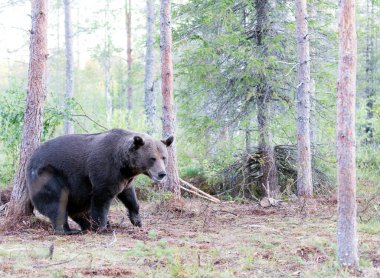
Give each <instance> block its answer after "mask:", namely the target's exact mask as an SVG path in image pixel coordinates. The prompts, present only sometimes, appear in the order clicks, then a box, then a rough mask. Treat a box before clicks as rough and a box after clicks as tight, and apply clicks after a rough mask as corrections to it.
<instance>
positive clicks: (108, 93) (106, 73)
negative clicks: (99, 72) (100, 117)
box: [103, 57, 113, 127]
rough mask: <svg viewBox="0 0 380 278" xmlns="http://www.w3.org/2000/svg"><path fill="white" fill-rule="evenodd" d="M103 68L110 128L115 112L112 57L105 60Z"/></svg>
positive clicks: (107, 117)
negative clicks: (112, 87) (112, 91)
mask: <svg viewBox="0 0 380 278" xmlns="http://www.w3.org/2000/svg"><path fill="white" fill-rule="evenodd" d="M103 68H104V92H105V95H106V105H107V111H106V120H107V126H108V127H109V126H110V125H111V120H112V110H113V105H112V95H111V61H110V57H105V58H104V61H103Z"/></svg>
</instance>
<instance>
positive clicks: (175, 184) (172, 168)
mask: <svg viewBox="0 0 380 278" xmlns="http://www.w3.org/2000/svg"><path fill="white" fill-rule="evenodd" d="M160 17H161V28H160V49H161V93H162V127H163V135H164V137H165V138H166V137H168V136H170V135H174V133H175V123H176V116H175V111H174V92H173V60H172V30H171V9H170V0H161V11H160ZM168 156H169V157H168V162H167V173H168V175H167V177H168V178H167V179H166V181H165V182H164V188H166V189H168V190H170V191H172V192H174V196H175V198H177V199H179V198H180V197H181V192H180V187H179V185H180V184H179V176H178V166H177V157H176V144H175V141H174V142H173V143H172V144H171V146H170V147H169V148H168Z"/></svg>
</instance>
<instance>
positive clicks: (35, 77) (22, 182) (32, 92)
mask: <svg viewBox="0 0 380 278" xmlns="http://www.w3.org/2000/svg"><path fill="white" fill-rule="evenodd" d="M30 33H31V35H30V48H29V50H30V58H29V59H30V60H29V72H28V91H27V97H26V110H25V116H24V125H23V130H22V141H21V147H20V160H19V167H18V169H17V172H16V175H15V178H14V185H13V191H12V195H11V200H10V203H9V210H8V216H12V217H17V216H27V215H30V214H31V213H32V212H33V206H32V205H31V202H30V199H29V194H28V189H27V186H26V178H25V171H26V166H27V163H28V161H29V158H30V157H31V155H32V153H33V152H34V150H35V149H36V148H37V147H38V145H39V143H40V139H41V131H42V114H43V106H44V101H45V98H46V64H47V57H48V52H47V0H33V1H32V30H31V32H30Z"/></svg>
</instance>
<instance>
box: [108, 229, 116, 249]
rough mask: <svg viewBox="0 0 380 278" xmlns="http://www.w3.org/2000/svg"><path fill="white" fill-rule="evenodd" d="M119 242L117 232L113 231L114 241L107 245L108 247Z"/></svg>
mask: <svg viewBox="0 0 380 278" xmlns="http://www.w3.org/2000/svg"><path fill="white" fill-rule="evenodd" d="M116 241H117V237H116V232H115V230H113V239H112V241H111V242H110V243H108V244H107V247H111V245H113V244H114V243H115V242H116Z"/></svg>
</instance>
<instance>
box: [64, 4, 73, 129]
mask: <svg viewBox="0 0 380 278" xmlns="http://www.w3.org/2000/svg"><path fill="white" fill-rule="evenodd" d="M71 1H72V0H63V5H64V9H65V50H66V53H65V54H66V83H65V103H66V105H67V104H68V102H67V100H68V99H70V98H72V97H73V95H74V55H73V26H72V21H71ZM63 127H64V133H65V134H71V133H74V126H73V123H72V122H71V121H69V120H65V121H64V122H63Z"/></svg>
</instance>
